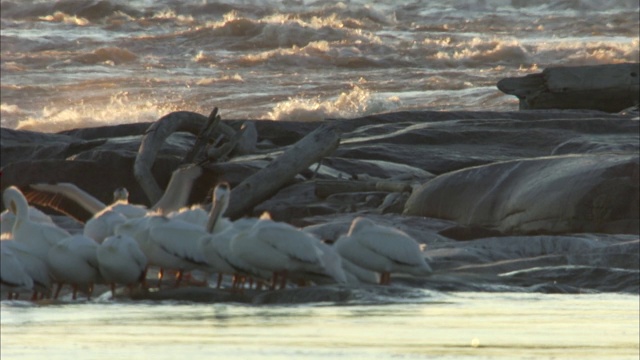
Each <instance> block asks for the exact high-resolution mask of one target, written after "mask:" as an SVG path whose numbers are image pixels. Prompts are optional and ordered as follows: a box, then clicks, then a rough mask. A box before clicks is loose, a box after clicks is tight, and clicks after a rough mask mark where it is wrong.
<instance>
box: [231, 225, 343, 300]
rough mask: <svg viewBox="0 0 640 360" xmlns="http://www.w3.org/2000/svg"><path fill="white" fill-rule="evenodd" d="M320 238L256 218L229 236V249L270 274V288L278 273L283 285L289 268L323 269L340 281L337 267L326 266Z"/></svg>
mask: <svg viewBox="0 0 640 360" xmlns="http://www.w3.org/2000/svg"><path fill="white" fill-rule="evenodd" d="M318 243H320V240H319V239H317V238H315V237H314V236H313V235H311V234H309V233H307V232H304V231H302V230H299V229H297V228H295V227H293V226H291V225H289V224H286V223H282V222H275V221H272V220H270V219H260V220H259V221H258V222H256V223H255V225H253V226H252V227H251V228H249V229H246V230H243V231H241V232H240V233H238V234H237V235H236V236H235V237H234V238H233V239H232V240H231V251H232V252H233V254H234V255H235V256H237V257H238V258H240V259H241V260H243V261H245V262H246V263H248V264H249V265H251V266H253V267H256V268H258V269H262V270H265V271H269V272H271V273H272V274H273V276H272V283H271V288H272V289H275V288H276V284H277V281H278V277H280V281H281V285H280V287H281V288H283V287H284V286H285V285H286V278H287V274H288V273H289V272H297V271H302V272H320V273H322V272H326V273H329V274H330V275H331V276H332V277H333V278H334V279H336V281H338V282H344V273H343V272H342V269H341V268H339V267H332V266H326V264H325V263H324V261H323V256H324V252H323V251H322V250H321V249H320V248H319V245H318Z"/></svg>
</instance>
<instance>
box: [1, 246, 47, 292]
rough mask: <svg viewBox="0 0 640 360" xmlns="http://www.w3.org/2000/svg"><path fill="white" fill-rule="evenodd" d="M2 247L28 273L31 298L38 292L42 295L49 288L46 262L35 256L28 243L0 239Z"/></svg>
mask: <svg viewBox="0 0 640 360" xmlns="http://www.w3.org/2000/svg"><path fill="white" fill-rule="evenodd" d="M0 244H2V245H1V246H2V248H3V249H5V248H6V249H7V250H8V251H10V252H11V253H13V255H14V256H15V258H16V259H17V260H18V261H19V262H20V264H21V265H22V268H23V269H24V271H25V272H26V273H27V275H29V277H30V278H31V280H32V284H33V296H32V297H31V299H32V300H37V299H38V293H41V294H42V296H43V297H44V296H45V295H46V294H49V290H50V289H51V276H50V275H49V268H48V266H47V263H46V262H45V261H44V260H42V259H41V258H39V257H38V256H36V255H35V254H34V251H33V249H32V247H31V245H29V244H24V243H20V242H17V241H13V240H2V241H0Z"/></svg>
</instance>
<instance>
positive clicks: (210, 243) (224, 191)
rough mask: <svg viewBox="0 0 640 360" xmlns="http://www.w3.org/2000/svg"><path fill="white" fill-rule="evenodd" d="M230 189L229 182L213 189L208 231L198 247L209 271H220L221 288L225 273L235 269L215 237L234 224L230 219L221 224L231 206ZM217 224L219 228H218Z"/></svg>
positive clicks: (199, 241) (199, 240)
mask: <svg viewBox="0 0 640 360" xmlns="http://www.w3.org/2000/svg"><path fill="white" fill-rule="evenodd" d="M229 197H230V189H229V184H228V183H220V184H218V185H216V187H215V188H214V189H213V201H212V204H211V211H210V212H209V215H208V218H207V220H206V222H205V225H206V230H207V233H206V234H205V235H204V236H202V237H201V238H200V239H198V247H199V248H200V252H201V253H202V256H203V257H204V261H205V262H206V263H207V265H208V266H207V267H208V269H207V270H208V271H209V272H212V273H213V272H215V273H218V282H217V285H216V287H218V288H220V285H221V283H222V276H223V274H232V273H234V272H235V269H234V268H233V267H232V266H231V264H229V263H228V262H227V261H226V260H225V259H224V258H223V257H222V255H221V254H220V252H219V251H218V248H217V246H216V244H215V243H214V237H215V236H216V235H217V234H219V233H221V232H223V231H224V229H223V227H224V228H229V229H230V228H232V227H233V225H232V224H231V222H230V221H228V220H227V221H228V225H225V226H220V225H219V223H220V218H221V217H222V215H223V214H224V212H225V210H226V209H227V207H228V206H229ZM225 220H226V219H225ZM216 225H218V226H217V228H216Z"/></svg>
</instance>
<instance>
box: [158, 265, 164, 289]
mask: <svg viewBox="0 0 640 360" xmlns="http://www.w3.org/2000/svg"><path fill="white" fill-rule="evenodd" d="M163 277H164V269H163V268H160V270H159V271H158V288H160V283H161V282H162V278H163Z"/></svg>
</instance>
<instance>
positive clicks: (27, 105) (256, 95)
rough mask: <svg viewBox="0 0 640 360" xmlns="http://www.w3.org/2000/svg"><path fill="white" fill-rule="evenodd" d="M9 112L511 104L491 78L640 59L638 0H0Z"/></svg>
mask: <svg viewBox="0 0 640 360" xmlns="http://www.w3.org/2000/svg"><path fill="white" fill-rule="evenodd" d="M0 5H1V10H2V12H1V22H0V26H1V30H2V36H1V38H0V42H1V43H0V45H1V74H2V83H1V110H2V120H1V125H2V126H3V127H9V128H21V129H31V130H40V131H58V130H64V129H69V128H78V127H87V126H97V125H109V124H120V123H130V122H141V121H154V120H156V119H158V118H160V117H161V116H163V115H165V114H166V113H168V112H170V111H175V110H189V111H196V112H200V113H203V114H205V115H207V114H209V113H210V112H211V109H212V108H213V107H214V106H217V107H219V108H220V110H221V115H222V117H223V119H274V120H283V119H295V120H322V119H324V118H348V117H357V116H362V115H366V114H372V113H378V112H386V111H394V110H412V109H421V110H425V109H427V110H498V111H502V110H515V109H517V107H518V101H517V99H516V98H515V97H513V96H508V95H505V94H503V93H501V92H500V91H499V90H498V89H497V88H496V83H497V81H498V80H500V79H502V78H504V77H509V76H524V75H527V74H530V73H534V72H539V71H541V70H542V69H544V68H546V67H548V66H560V65H597V64H605V63H623V62H638V61H639V58H640V56H639V52H638V47H639V40H638V27H639V19H638V10H639V7H638V2H637V1H635V0H583V1H574V0H559V1H546V0H545V1H542V0H532V1H519V0H482V1H469V0H446V1H445V0H439V1H421V0H413V1H396V0H383V1H375V2H373V1H362V0H350V1H343V2H336V1H329V0H315V1H311V0H288V1H275V0H259V1H258V0H255V1H252V0H242V1H224V0H221V1H213V0H197V1H196V0H190V1H182V0H161V1H148V0H133V1H116V0H104V1H85V0H62V1H55V2H54V1H42V0H36V1H33V0H31V1H17V0H1V1H0Z"/></svg>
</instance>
